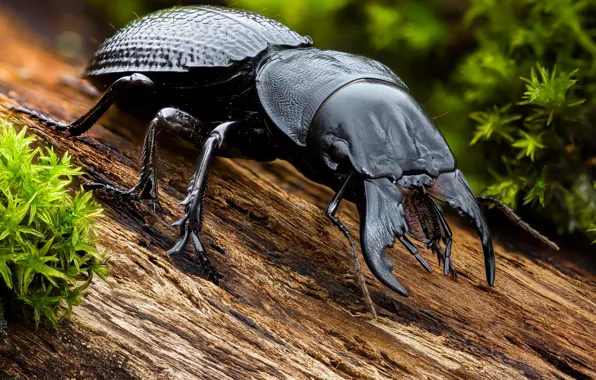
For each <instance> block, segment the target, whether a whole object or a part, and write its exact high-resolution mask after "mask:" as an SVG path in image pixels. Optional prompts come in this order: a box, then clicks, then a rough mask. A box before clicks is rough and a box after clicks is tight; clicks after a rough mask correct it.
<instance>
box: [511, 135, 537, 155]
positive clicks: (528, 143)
mask: <svg viewBox="0 0 596 380" xmlns="http://www.w3.org/2000/svg"><path fill="white" fill-rule="evenodd" d="M519 133H520V135H521V137H522V138H521V139H519V140H517V141H515V142H514V143H513V144H511V146H513V147H515V148H519V149H521V150H522V151H521V152H520V153H519V154H518V156H517V158H521V157H523V156H526V157H530V159H531V160H532V161H534V157H535V155H536V152H537V151H539V150H540V149H543V148H544V144H543V143H542V133H541V134H538V135H537V134H530V133H527V132H524V131H519Z"/></svg>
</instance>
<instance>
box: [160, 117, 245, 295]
mask: <svg viewBox="0 0 596 380" xmlns="http://www.w3.org/2000/svg"><path fill="white" fill-rule="evenodd" d="M234 124H236V122H227V123H223V124H220V125H219V126H217V127H216V128H215V129H214V130H213V132H211V135H210V136H209V137H208V138H207V139H206V140H205V143H204V145H203V150H202V151H201V154H200V156H199V158H198V160H197V165H196V168H195V173H194V175H193V179H192V184H191V189H190V192H189V194H188V196H187V197H186V198H185V199H184V200H183V201H182V202H181V204H182V205H185V206H186V210H185V214H184V216H183V217H182V218H181V219H180V220H178V221H177V222H175V223H174V224H173V226H176V227H180V238H179V239H178V242H177V243H176V245H175V246H174V247H173V248H172V249H170V250H169V251H168V254H169V255H176V254H180V253H181V252H182V251H183V250H184V248H185V247H186V244H187V243H188V239H189V238H190V237H192V242H193V247H194V251H195V259H196V260H197V261H198V262H199V265H200V266H201V269H202V270H203V275H204V277H206V278H207V279H209V280H210V281H212V282H214V283H217V282H218V281H219V279H220V278H221V276H220V275H219V274H218V273H217V272H216V271H215V268H214V267H213V264H211V260H209V257H208V256H207V255H206V254H205V249H204V248H203V244H201V240H200V238H199V233H200V231H201V227H202V222H203V203H204V200H205V190H206V188H207V178H208V175H209V169H210V167H211V163H212V162H213V157H214V156H215V153H216V151H217V150H218V149H219V148H221V146H222V145H223V143H224V140H225V137H226V134H227V132H228V131H229V129H230V127H232V126H233V125H234Z"/></svg>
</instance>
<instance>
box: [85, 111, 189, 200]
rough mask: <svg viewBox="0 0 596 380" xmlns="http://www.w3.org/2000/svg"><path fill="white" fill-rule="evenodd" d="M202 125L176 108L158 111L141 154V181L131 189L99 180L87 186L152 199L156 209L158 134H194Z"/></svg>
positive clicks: (126, 195)
mask: <svg viewBox="0 0 596 380" xmlns="http://www.w3.org/2000/svg"><path fill="white" fill-rule="evenodd" d="M200 125H201V122H200V121H199V120H198V119H197V118H195V117H194V116H191V115H189V114H187V113H186V112H183V111H180V110H178V109H176V108H164V109H162V110H161V111H159V112H158V113H157V115H156V116H155V118H153V120H151V123H150V124H149V130H148V131H147V134H146V135H145V140H144V142H143V153H142V155H141V161H142V163H143V166H142V168H141V171H140V179H139V182H137V184H136V185H135V186H134V187H133V188H132V189H129V190H124V189H120V188H117V187H113V186H110V185H107V184H104V183H98V182H91V183H88V184H85V186H86V187H87V188H91V189H99V188H101V189H105V190H107V191H109V192H111V193H115V194H117V195H119V196H124V197H128V198H131V199H151V200H152V202H153V209H154V210H155V208H156V204H157V169H156V163H157V159H156V152H157V144H156V141H155V137H156V135H157V134H158V133H159V131H161V130H162V129H163V130H165V131H168V132H171V133H173V134H178V133H180V132H182V131H183V132H187V134H192V133H193V131H195V130H197V128H198V126H200Z"/></svg>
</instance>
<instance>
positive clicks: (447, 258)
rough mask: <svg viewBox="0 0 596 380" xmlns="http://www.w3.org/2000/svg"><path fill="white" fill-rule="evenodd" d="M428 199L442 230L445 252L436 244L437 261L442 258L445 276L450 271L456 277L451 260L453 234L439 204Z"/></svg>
mask: <svg viewBox="0 0 596 380" xmlns="http://www.w3.org/2000/svg"><path fill="white" fill-rule="evenodd" d="M429 201H430V203H431V204H432V206H433V209H434V212H435V215H436V216H437V218H438V219H439V223H441V229H442V230H443V236H442V237H443V243H444V244H445V252H444V253H443V252H441V251H440V250H439V248H438V246H437V255H438V254H439V253H440V254H441V255H440V256H439V262H440V261H441V259H442V260H443V262H444V264H445V265H444V266H443V274H444V275H445V276H447V275H448V274H449V273H451V275H452V276H453V277H457V272H456V271H455V268H454V267H453V263H452V262H451V244H452V241H453V234H452V233H451V228H449V225H448V224H447V221H446V220H445V217H444V216H443V213H442V212H441V209H440V208H439V206H437V204H436V203H435V201H433V200H432V199H429Z"/></svg>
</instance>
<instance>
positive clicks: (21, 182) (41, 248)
mask: <svg viewBox="0 0 596 380" xmlns="http://www.w3.org/2000/svg"><path fill="white" fill-rule="evenodd" d="M33 141H34V138H33V137H31V136H30V137H26V136H25V129H23V130H21V132H20V133H18V134H17V132H16V131H15V129H14V127H13V126H11V125H8V124H6V123H1V122H0V295H1V296H2V299H3V300H4V302H5V305H10V306H11V309H13V310H14V309H15V308H17V309H19V310H22V311H23V312H24V313H25V314H29V313H30V312H32V315H33V319H34V321H35V323H36V325H37V324H39V322H40V320H41V318H42V317H45V319H47V320H48V321H49V322H50V323H51V324H53V325H56V324H57V323H58V321H59V320H60V319H61V318H63V317H68V316H69V315H70V313H71V310H72V307H73V306H76V305H79V304H80V303H81V300H82V296H84V295H85V294H86V291H85V289H86V288H87V287H88V286H89V284H90V283H91V280H92V279H93V276H94V275H97V276H99V277H100V278H102V279H105V277H106V274H107V268H106V266H105V265H104V264H103V263H102V261H103V259H104V254H100V253H99V252H98V251H97V248H96V247H95V238H93V237H91V236H90V230H91V228H92V226H93V224H92V223H93V221H94V219H95V218H97V217H98V216H99V215H100V214H101V208H100V207H99V205H97V203H95V202H94V201H93V200H92V198H91V197H92V193H91V192H85V191H83V190H81V191H79V192H78V193H76V195H74V197H73V196H72V195H71V192H70V191H69V190H68V186H69V185H70V182H71V179H72V178H73V177H74V176H78V175H80V174H81V170H80V169H79V168H75V167H73V166H72V165H71V164H70V157H69V156H68V154H65V155H64V156H63V157H62V158H58V156H57V155H56V154H55V153H54V151H53V150H52V149H41V148H37V149H33V148H31V147H30V144H31V143H32V142H33ZM0 306H2V305H0ZM1 322H2V321H1V318H0V324H1ZM0 329H1V326H0Z"/></svg>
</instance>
